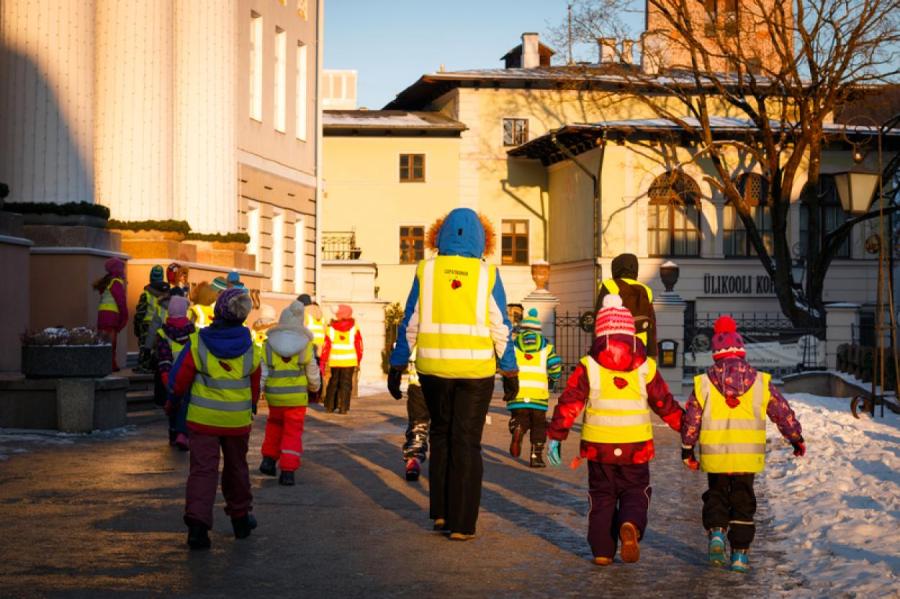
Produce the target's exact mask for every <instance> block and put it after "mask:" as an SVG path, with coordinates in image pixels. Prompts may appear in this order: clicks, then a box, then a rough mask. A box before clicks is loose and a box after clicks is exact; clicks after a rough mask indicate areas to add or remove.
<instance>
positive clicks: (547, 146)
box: [507, 117, 900, 164]
mask: <svg viewBox="0 0 900 599" xmlns="http://www.w3.org/2000/svg"><path fill="white" fill-rule="evenodd" d="M709 121H710V132H711V133H712V135H713V138H715V139H735V138H739V139H753V138H755V137H756V136H757V135H759V132H760V129H759V128H758V127H757V126H756V125H755V124H754V123H753V122H752V121H749V120H746V119H738V118H728V117H710V119H709ZM797 126H798V125H796V124H793V123H781V122H780V121H770V127H771V128H772V129H773V130H776V131H777V130H781V129H782V128H783V129H784V130H785V133H787V134H789V135H791V134H793V133H794V131H795V130H796V127H797ZM692 128H693V129H697V130H698V131H699V130H700V122H699V121H698V120H697V119H696V118H693V117H686V118H683V119H681V122H676V121H674V120H670V119H664V118H655V119H629V120H619V121H600V122H597V123H576V124H571V125H564V126H562V127H559V128H558V129H554V130H552V131H550V132H548V133H545V134H544V135H542V136H540V137H537V138H535V139H532V140H531V141H529V142H527V143H524V144H522V145H521V146H517V147H515V148H512V149H511V150H509V152H507V154H508V155H509V156H512V157H517V158H533V159H537V160H540V161H541V162H542V163H544V164H553V163H556V162H560V161H562V160H566V159H567V158H568V157H569V156H570V155H577V154H580V153H582V152H586V151H588V150H590V149H592V148H595V147H597V146H598V145H600V144H601V143H603V141H604V140H608V141H614V142H623V141H626V140H628V141H642V140H648V139H660V138H669V139H670V140H671V141H672V142H673V143H679V144H683V145H686V144H687V143H688V142H689V141H691V140H692V138H693V136H692V134H691V132H690V129H692ZM824 130H825V133H826V135H828V136H829V137H830V138H831V140H830V141H831V142H832V143H835V144H839V145H844V146H849V144H848V143H847V141H846V139H850V140H851V141H853V142H854V143H859V141H862V140H866V139H869V140H871V139H874V138H877V137H878V127H873V126H847V125H845V124H841V123H829V124H826V125H825V126H824ZM882 135H883V137H882V140H883V142H884V147H885V149H886V150H891V149H893V150H897V149H900V129H884V130H883V131H882ZM845 138H846V139H845Z"/></svg>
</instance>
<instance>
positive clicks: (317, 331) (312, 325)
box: [306, 312, 325, 348]
mask: <svg viewBox="0 0 900 599" xmlns="http://www.w3.org/2000/svg"><path fill="white" fill-rule="evenodd" d="M306 328H307V329H309V330H310V332H311V333H312V334H313V345H315V346H316V347H318V348H321V347H323V346H324V345H325V325H324V324H322V319H321V318H316V317H314V316H313V315H312V314H310V313H308V312H307V313H306Z"/></svg>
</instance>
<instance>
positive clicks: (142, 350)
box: [133, 264, 169, 374]
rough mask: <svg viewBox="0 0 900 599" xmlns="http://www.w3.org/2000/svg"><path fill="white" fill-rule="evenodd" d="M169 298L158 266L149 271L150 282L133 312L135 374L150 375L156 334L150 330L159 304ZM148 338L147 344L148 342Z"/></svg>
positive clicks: (162, 274)
mask: <svg viewBox="0 0 900 599" xmlns="http://www.w3.org/2000/svg"><path fill="white" fill-rule="evenodd" d="M168 297H169V284H168V283H166V281H165V273H164V271H163V267H162V266H160V265H159V264H157V265H155V266H154V267H153V268H151V269H150V282H149V283H148V284H147V285H145V286H144V291H143V292H142V293H141V297H140V299H139V300H138V304H137V308H135V311H134V324H133V326H134V336H135V337H137V339H138V365H137V368H135V372H142V373H145V374H152V373H153V372H154V371H155V369H154V368H153V346H154V344H155V339H156V332H155V329H154V330H151V325H152V324H153V319H154V317H156V318H159V313H160V307H159V303H160V302H161V301H162V300H163V299H166V298H168ZM148 338H149V340H150V341H149V342H148Z"/></svg>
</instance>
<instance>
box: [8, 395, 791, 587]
mask: <svg viewBox="0 0 900 599" xmlns="http://www.w3.org/2000/svg"><path fill="white" fill-rule="evenodd" d="M351 410H352V411H351V412H350V414H349V415H347V416H343V417H341V416H338V415H336V414H325V413H324V412H322V411H321V408H319V407H318V406H317V407H315V408H314V409H313V410H311V412H310V416H309V418H308V420H307V432H306V435H305V438H304V443H305V447H306V453H305V456H304V466H303V467H302V469H301V471H300V473H299V476H298V480H299V484H298V485H297V486H296V487H293V488H285V487H279V486H278V484H277V482H276V480H275V479H269V478H265V477H262V476H261V475H259V474H256V473H255V468H256V466H257V465H258V463H259V454H258V451H259V446H260V444H261V441H262V434H261V433H262V426H261V422H262V419H261V418H260V417H258V419H257V424H256V426H255V427H254V432H253V437H252V439H251V456H250V463H251V474H252V485H253V492H254V496H255V514H256V515H257V517H258V519H259V522H260V526H259V528H258V529H257V530H256V531H255V532H254V534H253V536H252V537H251V538H250V539H248V540H247V541H240V542H236V541H235V540H234V538H233V537H232V535H231V526H230V522H229V521H228V519H227V517H225V515H224V513H223V512H222V510H221V505H222V500H221V496H220V498H219V505H218V506H217V509H216V524H215V529H214V531H213V532H212V534H211V536H212V542H213V547H212V550H211V551H208V552H199V553H192V552H189V551H188V550H187V548H186V546H185V545H184V541H185V528H184V526H183V525H182V523H181V512H182V509H183V493H184V481H185V477H186V474H187V464H188V456H187V455H186V454H183V453H180V452H177V451H175V450H171V449H170V448H169V447H168V446H167V445H166V443H165V431H164V428H165V426H164V421H163V419H162V418H161V417H158V416H155V415H154V416H152V417H149V418H143V419H141V422H140V423H139V424H137V425H135V426H132V427H130V428H129V430H127V431H125V432H123V433H121V434H117V435H111V436H108V435H107V436H101V437H99V438H98V437H92V438H77V439H75V440H71V439H65V440H62V441H60V440H58V439H55V438H54V437H49V438H48V439H47V440H46V441H41V440H40V438H38V440H37V441H34V442H24V443H23V442H22V441H21V440H17V439H16V438H15V437H4V436H3V435H0V449H2V451H0V453H6V454H11V457H9V459H8V460H7V461H3V462H0V503H2V505H3V512H2V513H3V517H2V534H3V540H2V544H0V596H3V597H41V596H52V597H102V596H113V595H115V596H135V597H137V596H141V597H143V596H148V595H155V594H159V595H169V596H172V595H175V596H195V597H221V596H245V597H250V596H304V597H320V596H326V597H363V596H368V597H382V596H396V597H438V596H451V594H452V595H453V596H460V597H478V596H501V594H503V595H505V596H513V597H532V596H533V597H559V596H619V597H627V596H634V597H638V596H640V597H669V596H679V597H687V596H701V597H702V596H709V597H717V596H727V595H731V596H735V597H751V596H771V595H772V594H773V589H789V588H791V586H793V585H796V584H799V583H800V582H801V581H800V579H799V578H797V577H796V575H794V574H792V573H790V572H789V571H786V567H785V566H781V565H780V563H779V559H778V556H777V555H775V554H772V553H771V552H770V551H769V550H767V539H769V540H771V537H772V534H773V533H772V532H771V531H770V530H768V527H767V523H766V522H767V511H768V507H767V504H766V501H765V498H764V497H762V496H761V497H760V513H759V520H760V522H761V526H760V527H759V531H758V537H757V538H758V541H757V543H756V545H755V546H754V550H753V553H752V554H751V558H752V560H753V566H754V571H753V573H752V574H750V575H748V576H741V575H738V574H733V573H731V572H727V571H717V570H712V569H710V568H708V567H707V566H706V565H705V563H704V557H705V535H704V533H703V530H702V527H701V525H700V493H701V491H702V487H703V482H702V477H701V475H697V474H693V473H687V472H683V470H682V467H681V464H680V461H679V459H678V453H677V447H678V440H677V437H676V435H675V434H674V433H672V432H671V431H669V430H668V429H667V428H663V426H662V425H661V423H659V421H657V423H659V424H660V425H659V426H657V427H656V428H655V434H656V436H657V451H658V456H657V459H656V461H654V462H653V470H652V483H653V487H654V488H653V501H652V503H651V513H650V528H649V531H648V533H647V535H646V537H645V540H644V542H643V543H642V557H641V561H640V563H638V564H633V565H632V564H629V565H625V564H622V563H620V562H617V563H616V564H614V565H613V566H611V567H609V568H605V569H601V568H598V567H596V566H593V565H592V564H591V563H590V561H589V558H590V551H589V548H588V546H587V542H586V540H585V534H586V519H585V516H586V513H587V508H588V504H587V491H586V485H587V472H586V468H585V467H584V466H582V467H581V468H579V469H578V470H577V471H573V470H571V469H569V468H562V469H552V468H548V469H546V470H543V471H534V470H530V469H529V468H528V467H527V466H526V465H525V464H524V463H523V462H521V461H520V462H517V461H515V460H513V459H511V458H510V457H509V455H508V454H507V452H506V447H507V445H508V432H507V428H506V420H507V417H506V414H505V410H504V409H503V407H502V402H501V401H500V399H499V396H497V397H495V400H494V406H493V407H492V410H491V415H492V423H491V424H489V425H488V426H487V427H486V433H485V446H484V453H485V462H486V468H485V485H484V494H483V500H482V510H481V517H480V519H479V522H478V533H479V534H478V538H477V539H476V540H474V541H470V542H468V543H454V542H450V541H448V540H446V539H445V538H444V537H443V536H442V535H439V534H435V533H432V532H431V531H430V520H428V512H427V503H428V498H427V481H426V480H424V477H423V480H422V481H421V482H419V483H407V482H406V481H405V480H403V478H402V476H401V475H400V474H401V468H402V465H403V464H402V461H401V459H400V452H399V447H400V443H401V439H402V433H403V427H404V425H405V411H404V406H403V404H402V403H401V402H395V401H393V400H392V399H390V397H389V396H387V394H386V393H385V394H378V395H374V396H369V397H362V398H359V399H355V400H354V403H353V405H352V409H351ZM70 441H71V442H70ZM23 447H24V448H26V449H27V452H24V453H13V451H11V450H12V449H15V448H23ZM576 448H577V441H575V440H574V436H573V440H571V441H569V442H568V443H566V444H565V445H564V459H566V460H568V459H570V458H571V457H572V455H573V452H574V451H575V450H576ZM776 578H777V579H778V580H777V581H776V580H775V579H776Z"/></svg>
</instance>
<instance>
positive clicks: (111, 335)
mask: <svg viewBox="0 0 900 599" xmlns="http://www.w3.org/2000/svg"><path fill="white" fill-rule="evenodd" d="M104 267H105V268H106V274H105V275H104V276H102V277H101V278H99V279H98V280H97V281H95V282H94V289H96V290H97V292H98V293H99V294H100V305H99V306H98V307H97V331H98V332H99V333H100V335H101V336H102V337H103V338H104V339H106V340H108V341H109V342H110V343H111V344H112V369H113V372H118V370H119V363H118V361H117V360H116V347H117V345H118V338H119V331H121V330H122V329H124V328H125V325H127V324H128V305H127V304H126V301H125V263H124V262H122V261H121V260H119V259H118V258H110V259H109V260H107V261H106V263H105V264H104Z"/></svg>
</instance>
